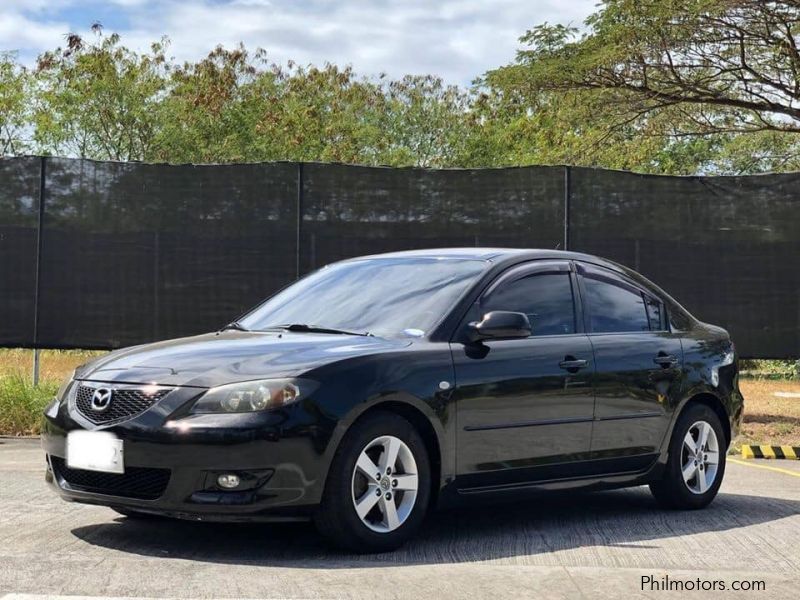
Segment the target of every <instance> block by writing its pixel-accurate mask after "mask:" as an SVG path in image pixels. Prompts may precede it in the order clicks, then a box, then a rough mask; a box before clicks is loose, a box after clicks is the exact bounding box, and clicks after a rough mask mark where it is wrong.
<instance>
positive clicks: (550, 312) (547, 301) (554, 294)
mask: <svg viewBox="0 0 800 600" xmlns="http://www.w3.org/2000/svg"><path fill="white" fill-rule="evenodd" d="M481 308H482V309H483V312H484V313H487V312H491V311H493V310H509V311H513V312H521V313H525V314H526V315H528V320H530V322H531V327H532V328H533V335H559V334H565V333H575V310H574V308H573V305H572V284H571V283H570V280H569V274H568V273H543V274H540V275H531V276H530V277H525V278H523V279H517V280H515V281H511V282H509V283H507V284H504V285H502V286H500V287H499V288H497V290H495V291H494V292H493V293H492V295H491V296H489V298H487V299H486V300H485V301H484V303H483V304H482V306H481Z"/></svg>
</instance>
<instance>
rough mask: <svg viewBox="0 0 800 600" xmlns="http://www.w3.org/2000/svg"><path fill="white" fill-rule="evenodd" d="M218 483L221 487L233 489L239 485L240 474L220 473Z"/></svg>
mask: <svg viewBox="0 0 800 600" xmlns="http://www.w3.org/2000/svg"><path fill="white" fill-rule="evenodd" d="M217 485H219V487H221V488H225V489H226V490H232V489H233V488H235V487H239V476H238V475H234V474H233V473H225V474H224V475H220V476H219V477H217Z"/></svg>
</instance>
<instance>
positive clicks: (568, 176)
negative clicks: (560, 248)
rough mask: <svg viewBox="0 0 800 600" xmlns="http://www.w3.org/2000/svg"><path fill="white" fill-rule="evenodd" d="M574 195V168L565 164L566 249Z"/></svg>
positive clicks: (567, 248)
mask: <svg viewBox="0 0 800 600" xmlns="http://www.w3.org/2000/svg"><path fill="white" fill-rule="evenodd" d="M571 196H572V168H571V167H570V166H569V165H564V250H569V227H570V220H569V212H570V203H571Z"/></svg>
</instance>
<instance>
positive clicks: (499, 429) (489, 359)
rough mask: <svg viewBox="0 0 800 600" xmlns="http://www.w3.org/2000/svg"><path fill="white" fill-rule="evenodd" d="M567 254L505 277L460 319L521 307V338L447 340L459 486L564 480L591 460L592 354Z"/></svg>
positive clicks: (523, 268)
mask: <svg viewBox="0 0 800 600" xmlns="http://www.w3.org/2000/svg"><path fill="white" fill-rule="evenodd" d="M570 269H571V267H570V264H569V263H568V262H567V261H536V262H534V263H531V264H529V265H526V266H523V267H518V268H515V269H513V270H512V271H511V272H508V273H506V274H504V275H503V276H502V277H501V278H500V279H499V280H498V281H496V282H495V283H494V284H492V285H491V286H490V287H489V288H488V290H487V291H486V292H485V293H484V295H483V296H482V297H481V298H480V299H479V300H478V302H477V303H476V304H475V305H474V306H473V309H472V310H471V313H470V315H468V317H467V318H466V319H465V320H464V324H466V323H467V322H469V321H471V320H480V319H481V318H482V316H483V315H484V314H486V313H488V312H490V311H493V310H506V311H514V312H522V313H525V314H527V316H528V319H529V320H530V323H531V327H532V335H531V336H530V337H528V338H525V339H509V340H485V341H482V342H468V341H466V339H465V338H459V337H456V340H459V339H461V340H462V341H454V342H453V343H452V344H451V348H452V353H453V359H454V364H455V374H456V389H455V392H454V394H455V397H454V400H455V405H456V411H457V432H458V433H457V463H458V464H457V472H458V478H457V484H458V487H459V488H462V489H463V488H474V487H486V486H502V485H509V484H518V483H524V482H528V481H541V480H546V479H553V478H561V477H567V476H569V475H570V469H569V467H570V466H571V465H575V464H577V463H578V462H580V461H585V460H587V459H588V456H589V451H590V440H591V433H592V419H593V412H594V398H593V392H592V376H593V373H594V359H593V355H592V347H591V344H590V342H589V339H588V337H587V336H586V335H585V334H584V333H583V331H582V328H583V327H582V320H581V319H579V318H578V315H577V314H576V305H575V301H574V295H575V293H577V292H576V286H577V283H576V281H577V280H576V276H575V275H574V274H573V273H572V272H571V270H570Z"/></svg>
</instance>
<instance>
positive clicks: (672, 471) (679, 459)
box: [650, 404, 728, 510]
mask: <svg viewBox="0 0 800 600" xmlns="http://www.w3.org/2000/svg"><path fill="white" fill-rule="evenodd" d="M702 436H705V437H704V439H705V440H706V441H705V444H704V445H703V448H702V452H698V442H699V441H700V440H699V438H700V437H702ZM692 443H693V447H692ZM727 449H728V443H727V438H726V437H725V433H724V431H723V429H722V424H721V423H720V420H719V417H718V416H717V413H715V412H714V411H713V410H712V409H711V408H709V407H708V406H706V405H704V404H694V405H691V406H689V407H687V408H686V410H684V411H683V413H681V415H680V417H679V418H678V422H677V423H676V424H675V429H674V431H673V433H672V439H671V440H670V444H669V458H668V460H667V466H666V470H665V472H664V475H663V478H662V479H661V480H659V481H656V482H653V483H651V484H650V491H651V492H652V493H653V496H655V499H656V501H657V502H658V503H659V504H660V505H661V506H662V507H664V508H670V509H677V510H695V509H698V508H704V507H706V506H708V505H709V504H710V503H711V501H712V500H714V498H715V497H716V495H717V492H718V491H719V488H720V485H722V478H723V476H724V475H725V454H726V452H727Z"/></svg>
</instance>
